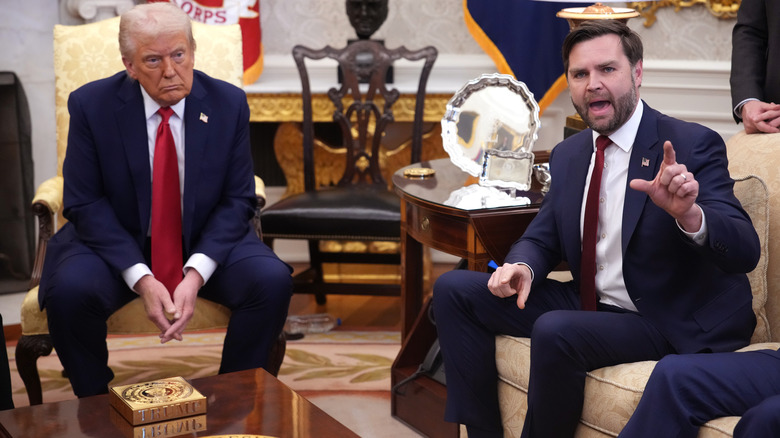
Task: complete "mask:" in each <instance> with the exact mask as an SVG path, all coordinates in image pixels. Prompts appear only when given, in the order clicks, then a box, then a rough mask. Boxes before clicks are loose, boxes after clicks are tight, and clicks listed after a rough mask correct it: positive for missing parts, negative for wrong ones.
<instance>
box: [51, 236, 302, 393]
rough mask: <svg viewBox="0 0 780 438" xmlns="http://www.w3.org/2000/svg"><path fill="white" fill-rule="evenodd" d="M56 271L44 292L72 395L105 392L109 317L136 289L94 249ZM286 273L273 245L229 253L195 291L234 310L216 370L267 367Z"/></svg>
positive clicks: (283, 304) (286, 288)
mask: <svg viewBox="0 0 780 438" xmlns="http://www.w3.org/2000/svg"><path fill="white" fill-rule="evenodd" d="M257 243H258V242H255V244H257ZM244 244H245V243H244ZM259 245H263V244H262V243H259ZM235 253H236V251H233V252H232V254H235ZM245 253H246V252H244V254H245ZM260 254H262V255H260ZM268 254H271V255H268ZM233 258H235V260H234V259H233ZM54 269H55V271H54V272H53V275H52V277H51V280H50V288H49V292H48V294H47V296H46V309H47V313H48V321H49V332H50V334H51V337H52V342H53V344H54V348H55V349H56V351H57V355H58V356H59V358H60V361H61V362H62V366H63V368H64V369H65V371H66V373H67V374H68V378H69V379H70V382H71V385H72V387H73V391H74V393H75V394H76V396H78V397H86V396H90V395H95V394H102V393H106V392H107V391H108V385H109V382H110V381H111V380H112V379H113V377H114V374H113V372H112V371H111V369H110V368H109V367H108V348H107V344H106V335H107V328H106V320H107V319H108V317H109V316H111V314H112V313H114V312H115V311H116V310H118V309H119V308H120V307H122V306H123V305H125V304H127V303H128V302H129V301H131V300H132V299H133V298H136V297H137V296H138V295H137V294H136V293H135V292H133V291H132V290H131V289H129V288H128V287H127V285H126V284H125V283H124V281H123V280H122V278H121V275H119V274H118V273H116V272H112V271H111V270H110V269H109V267H108V265H106V263H105V262H104V261H103V260H102V259H101V258H100V257H98V256H97V255H96V254H94V253H81V254H77V255H74V256H71V257H67V258H65V259H64V260H62V261H61V262H60V264H59V265H58V266H56V267H55V268H54ZM290 274H291V269H290V267H289V266H288V265H287V264H285V263H284V262H282V261H281V260H279V259H278V258H277V257H276V256H274V255H273V253H271V252H270V250H267V251H265V252H259V253H258V255H257V256H254V257H242V258H238V257H232V255H231V256H228V259H227V261H226V263H225V264H224V265H220V266H219V267H218V268H217V270H216V271H215V272H214V274H213V275H212V277H211V278H210V279H209V281H208V282H207V283H206V284H205V285H204V286H203V288H201V290H200V292H199V293H198V296H199V297H203V298H206V299H209V300H212V301H215V302H217V303H220V304H222V305H224V306H226V307H227V308H229V309H230V310H231V316H230V321H229V323H228V328H227V333H226V335H225V342H224V346H223V351H222V361H221V364H220V369H219V372H220V373H227V372H231V371H240V370H245V369H252V368H260V367H264V366H266V363H267V361H268V357H269V354H270V351H271V349H272V347H273V345H274V343H275V341H276V339H277V337H278V336H279V334H280V333H281V330H282V328H283V327H284V322H285V320H286V317H287V310H288V308H289V303H290V298H291V297H292V278H291V276H290Z"/></svg>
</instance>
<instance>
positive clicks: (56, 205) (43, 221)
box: [30, 176, 63, 288]
mask: <svg viewBox="0 0 780 438" xmlns="http://www.w3.org/2000/svg"><path fill="white" fill-rule="evenodd" d="M62 192H63V179H62V177H61V176H55V177H53V178H49V179H47V180H46V181H44V182H43V183H42V184H41V185H40V186H38V190H37V191H36V192H35V198H33V201H32V210H33V214H34V215H35V217H36V218H38V244H37V248H36V251H35V262H34V264H33V271H32V275H31V278H30V288H33V287H35V286H37V285H38V283H40V280H41V271H42V270H43V259H44V257H45V256H46V245H47V244H48V242H49V239H50V238H51V236H53V235H54V231H55V226H56V223H55V220H54V217H55V215H56V214H57V212H59V211H60V210H61V209H62Z"/></svg>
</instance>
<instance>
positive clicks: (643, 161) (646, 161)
mask: <svg viewBox="0 0 780 438" xmlns="http://www.w3.org/2000/svg"><path fill="white" fill-rule="evenodd" d="M201 116H202V114H201ZM649 165H650V159H649V158H645V157H642V167H647V166H649Z"/></svg>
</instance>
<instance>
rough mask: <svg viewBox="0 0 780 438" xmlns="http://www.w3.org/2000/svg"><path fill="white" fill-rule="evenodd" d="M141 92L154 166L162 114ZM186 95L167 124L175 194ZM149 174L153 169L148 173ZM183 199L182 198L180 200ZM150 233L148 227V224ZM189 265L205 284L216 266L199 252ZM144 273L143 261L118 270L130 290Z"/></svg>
mask: <svg viewBox="0 0 780 438" xmlns="http://www.w3.org/2000/svg"><path fill="white" fill-rule="evenodd" d="M141 94H143V98H144V113H145V115H146V135H147V139H148V141H147V143H148V145H149V168H150V169H152V168H153V167H154V146H155V141H156V139H157V127H158V126H159V125H160V122H161V121H162V116H161V115H159V114H157V110H159V109H160V105H159V104H158V103H157V102H155V101H154V100H153V99H152V98H151V97H150V96H149V94H148V93H147V92H146V90H144V88H143V87H141ZM186 100H187V99H186V98H185V99H182V100H180V101H179V102H178V103H177V104H175V105H172V106H171V109H172V110H173V114H171V117H170V119H168V124H169V125H170V126H171V133H172V134H173V143H174V144H175V145H176V157H177V161H178V165H179V194H180V196H182V198H183V196H184V118H183V115H184V105H185V102H186ZM151 173H152V175H153V174H154V171H152V172H151ZM182 202H183V200H182ZM149 231H150V232H151V227H149ZM191 268H194V269H195V270H196V271H198V273H199V274H200V275H201V277H203V284H206V282H207V281H208V279H209V278H211V275H212V274H213V273H214V271H215V270H216V269H217V262H216V261H214V260H213V259H212V258H211V257H209V256H207V255H205V254H202V253H195V254H192V255H191V256H190V258H189V259H188V260H187V262H186V263H185V264H184V268H183V269H184V273H185V274H186V273H187V271H188V270H189V269H191ZM144 275H153V274H152V270H151V269H150V268H149V267H148V266H147V265H145V264H143V263H137V264H135V265H133V266H131V267H129V268H127V269H125V270H124V271H122V278H123V279H124V280H125V283H127V286H128V287H130V289H133V286H135V284H136V283H137V282H138V280H140V279H141V277H143V276H144Z"/></svg>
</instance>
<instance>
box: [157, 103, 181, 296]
mask: <svg viewBox="0 0 780 438" xmlns="http://www.w3.org/2000/svg"><path fill="white" fill-rule="evenodd" d="M157 112H158V114H160V115H161V116H162V121H161V122H160V125H159V126H158V127H157V139H156V140H155V143H154V163H153V165H152V273H153V274H154V277H155V278H156V279H157V280H159V281H160V282H162V284H163V285H165V287H166V288H167V289H168V292H169V293H170V294H171V295H173V291H174V290H175V289H176V286H178V285H179V283H180V282H181V279H182V251H181V239H182V237H181V195H180V194H179V165H178V161H177V159H176V146H175V145H174V143H173V134H171V126H170V125H169V124H168V119H169V118H170V117H171V114H173V110H172V109H171V108H170V107H165V108H160V109H159V110H158V111H157Z"/></svg>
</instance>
